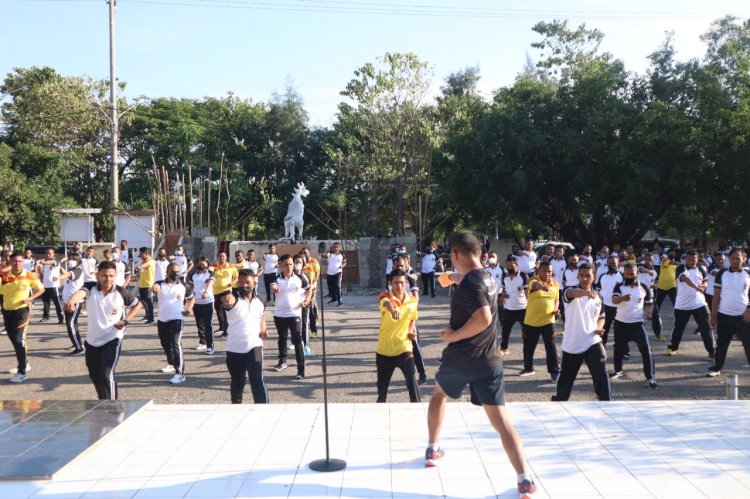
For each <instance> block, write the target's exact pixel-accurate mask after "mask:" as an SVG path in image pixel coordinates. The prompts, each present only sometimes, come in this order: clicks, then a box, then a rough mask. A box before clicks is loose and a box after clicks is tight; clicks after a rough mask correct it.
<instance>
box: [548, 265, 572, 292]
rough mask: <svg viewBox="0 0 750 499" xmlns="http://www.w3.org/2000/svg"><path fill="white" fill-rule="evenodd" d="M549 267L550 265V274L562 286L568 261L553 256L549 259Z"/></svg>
mask: <svg viewBox="0 0 750 499" xmlns="http://www.w3.org/2000/svg"><path fill="white" fill-rule="evenodd" d="M549 264H550V267H552V276H553V277H554V278H555V280H556V281H557V282H558V283H559V284H560V285H561V286H562V282H563V278H564V275H565V269H566V268H568V262H566V261H565V258H561V259H559V260H558V259H557V258H553V259H552V260H550V261H549Z"/></svg>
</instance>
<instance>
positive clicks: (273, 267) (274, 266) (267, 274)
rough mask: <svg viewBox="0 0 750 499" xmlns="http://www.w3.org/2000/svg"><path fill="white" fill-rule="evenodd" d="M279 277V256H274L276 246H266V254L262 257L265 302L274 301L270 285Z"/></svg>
mask: <svg viewBox="0 0 750 499" xmlns="http://www.w3.org/2000/svg"><path fill="white" fill-rule="evenodd" d="M278 276H279V255H277V254H276V245H275V244H269V245H268V253H266V254H264V255H263V285H264V286H265V287H266V301H267V302H271V301H273V300H274V296H273V293H271V285H272V284H273V283H275V282H276V278H277V277H278Z"/></svg>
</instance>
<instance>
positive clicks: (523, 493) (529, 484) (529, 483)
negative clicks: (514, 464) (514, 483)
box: [518, 480, 536, 499]
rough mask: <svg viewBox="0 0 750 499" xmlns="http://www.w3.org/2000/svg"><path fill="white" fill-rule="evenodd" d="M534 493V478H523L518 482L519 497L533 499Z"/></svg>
mask: <svg viewBox="0 0 750 499" xmlns="http://www.w3.org/2000/svg"><path fill="white" fill-rule="evenodd" d="M535 493H536V485H535V484H534V480H524V481H523V482H521V483H519V484H518V497H519V499H533V497H534V494H535Z"/></svg>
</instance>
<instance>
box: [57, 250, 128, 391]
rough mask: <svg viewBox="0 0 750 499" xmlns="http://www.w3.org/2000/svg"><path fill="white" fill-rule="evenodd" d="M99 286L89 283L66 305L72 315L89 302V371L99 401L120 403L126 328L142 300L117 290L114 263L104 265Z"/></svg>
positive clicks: (119, 288)
mask: <svg viewBox="0 0 750 499" xmlns="http://www.w3.org/2000/svg"><path fill="white" fill-rule="evenodd" d="M96 275H97V281H98V282H96V283H93V282H89V283H85V284H84V285H83V288H82V289H80V290H79V291H76V292H75V293H74V294H73V296H72V297H71V298H70V300H68V302H67V303H66V304H65V310H67V311H69V312H72V311H74V310H75V309H76V306H77V305H78V303H79V302H80V301H81V300H84V299H85V300H86V309H87V310H88V311H89V313H88V332H87V334H86V341H85V342H84V345H85V347H86V367H87V368H88V370H89V377H90V378H91V381H92V382H93V383H94V388H96V394H97V396H98V397H99V400H114V399H117V382H115V369H116V368H117V361H118V359H119V358H120V348H121V346H122V339H123V337H124V335H125V327H126V326H127V325H128V324H129V322H130V321H131V320H132V319H133V317H134V316H135V315H136V314H137V313H138V310H139V309H140V308H141V306H140V303H139V302H138V299H137V298H136V297H135V296H133V295H132V294H131V293H130V292H129V291H128V290H126V289H124V288H121V287H119V286H115V277H116V276H117V271H116V270H115V264H114V262H101V264H99V270H98V271H97V273H96Z"/></svg>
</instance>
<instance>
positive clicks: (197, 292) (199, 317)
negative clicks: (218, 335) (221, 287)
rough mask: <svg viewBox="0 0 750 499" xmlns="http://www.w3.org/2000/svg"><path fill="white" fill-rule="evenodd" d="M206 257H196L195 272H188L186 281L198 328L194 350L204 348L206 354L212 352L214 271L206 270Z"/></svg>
mask: <svg viewBox="0 0 750 499" xmlns="http://www.w3.org/2000/svg"><path fill="white" fill-rule="evenodd" d="M208 267H209V265H208V258H206V257H205V256H200V257H198V263H197V265H196V266H195V272H192V273H190V274H188V277H187V282H188V284H189V285H190V287H191V288H192V290H193V295H194V296H195V298H194V299H195V304H194V305H193V315H194V316H195V325H196V326H197V328H198V346H197V347H196V348H195V349H196V350H206V353H207V354H208V355H211V354H212V353H214V332H213V325H212V324H211V321H212V320H213V316H214V304H213V300H214V290H213V286H214V282H216V278H215V276H214V273H213V272H212V271H210V270H208Z"/></svg>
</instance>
